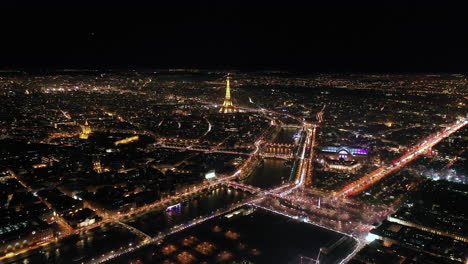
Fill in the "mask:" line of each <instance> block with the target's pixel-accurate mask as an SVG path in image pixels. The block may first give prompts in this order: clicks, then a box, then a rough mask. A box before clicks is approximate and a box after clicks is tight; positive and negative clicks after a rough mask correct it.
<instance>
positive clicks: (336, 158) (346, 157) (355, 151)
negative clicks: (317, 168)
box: [320, 145, 369, 172]
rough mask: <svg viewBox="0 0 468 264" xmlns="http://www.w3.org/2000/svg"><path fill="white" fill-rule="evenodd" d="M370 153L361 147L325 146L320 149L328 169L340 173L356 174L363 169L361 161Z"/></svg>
mask: <svg viewBox="0 0 468 264" xmlns="http://www.w3.org/2000/svg"><path fill="white" fill-rule="evenodd" d="M368 154H369V152H368V151H367V150H365V149H363V148H359V147H348V146H336V145H332V146H325V147H322V148H321V149H320V156H322V157H323V159H322V161H324V165H325V167H326V168H328V169H331V170H338V171H348V172H356V171H357V170H358V169H359V168H360V167H361V161H362V160H363V159H364V158H366V157H367V156H368Z"/></svg>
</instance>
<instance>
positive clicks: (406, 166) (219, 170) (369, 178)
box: [0, 69, 468, 264]
mask: <svg viewBox="0 0 468 264" xmlns="http://www.w3.org/2000/svg"><path fill="white" fill-rule="evenodd" d="M0 98H1V102H2V104H1V105H0V130H1V134H0V159H1V162H0V193H1V195H0V210H1V213H0V219H1V220H0V263H23V264H35V263H166V264H170V263H182V264H189V263H353V264H370V263H379V264H380V263H383V264H385V263H390V264H393V263H395V264H396V263H406V264H409V263H443V264H445V263H447V264H452V263H453V264H455V263H467V262H468V228H467V227H465V226H468V215H467V211H466V209H464V208H466V206H465V203H466V201H467V199H468V185H466V184H468V166H467V157H468V155H467V151H468V149H467V148H466V146H467V141H468V130H467V128H466V127H465V125H466V124H468V115H467V112H468V111H467V102H468V101H467V100H468V76H467V75H463V74H298V73H290V72H280V71H269V72H265V71H263V72H243V71H229V72H228V71H208V70H195V69H192V70H188V69H172V70H140V71H136V70H135V71H110V70H109V71H85V70H62V71H54V72H42V73H34V74H33V73H27V72H12V71H10V72H0Z"/></svg>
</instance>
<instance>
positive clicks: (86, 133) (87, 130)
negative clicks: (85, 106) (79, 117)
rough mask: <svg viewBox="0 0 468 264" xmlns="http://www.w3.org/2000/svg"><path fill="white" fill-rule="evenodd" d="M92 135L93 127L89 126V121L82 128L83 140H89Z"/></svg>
mask: <svg viewBox="0 0 468 264" xmlns="http://www.w3.org/2000/svg"><path fill="white" fill-rule="evenodd" d="M91 133H92V131H91V127H90V126H89V124H88V120H86V121H85V123H84V125H82V126H81V134H80V138H81V139H88V137H89V135H90V134H91Z"/></svg>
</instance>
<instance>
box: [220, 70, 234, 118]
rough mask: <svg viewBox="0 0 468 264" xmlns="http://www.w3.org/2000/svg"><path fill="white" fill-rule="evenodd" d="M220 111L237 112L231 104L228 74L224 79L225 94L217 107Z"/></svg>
mask: <svg viewBox="0 0 468 264" xmlns="http://www.w3.org/2000/svg"><path fill="white" fill-rule="evenodd" d="M219 112H220V113H235V112H237V111H236V109H235V108H234V105H233V104H232V100H231V84H230V77H229V76H228V77H227V79H226V96H225V98H224V102H223V106H221V109H219Z"/></svg>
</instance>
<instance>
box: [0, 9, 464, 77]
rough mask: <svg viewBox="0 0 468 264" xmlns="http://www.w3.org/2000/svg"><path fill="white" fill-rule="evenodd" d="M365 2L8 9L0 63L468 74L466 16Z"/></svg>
mask: <svg viewBox="0 0 468 264" xmlns="http://www.w3.org/2000/svg"><path fill="white" fill-rule="evenodd" d="M462 11H463V10H460V12H453V11H450V10H446V9H443V10H438V9H436V8H432V9H422V8H419V9H411V8H395V7H389V8H383V7H379V8H363V7H352V6H346V7H343V6H342V7H339V8H334V7H315V8H314V7H303V8H298V7H296V8H289V7H281V6H276V7H265V8H263V7H262V6H250V7H249V8H246V7H245V6H242V5H240V4H239V5H233V6H215V7H213V6H209V7H208V6H196V5H192V6H184V5H183V3H180V6H176V5H173V6H168V7H166V6H163V7H158V6H148V7H140V8H136V7H133V6H132V7H128V8H124V7H123V6H122V5H120V6H119V5H116V7H115V8H114V6H112V8H110V7H109V8H108V7H107V6H98V7H96V8H63V9H60V8H45V7H43V6H38V7H35V8H28V9H19V8H17V7H11V8H6V9H2V10H1V11H0V12H1V18H0V22H1V23H2V29H1V36H2V37H1V43H0V58H1V60H0V69H53V68H89V69H95V68H97V69H110V68H120V69H127V68H129V69H130V68H174V67H181V68H182V67H184V68H186V67H189V68H191V67H193V68H207V69H246V70H250V69H252V70H260V69H268V70H275V69H278V70H295V71H311V72H314V71H319V72H328V71H337V72H348V71H354V72H358V71H377V72H378V71H381V72H386V71H390V72H439V71H448V72H466V71H468V63H467V61H468V41H467V36H468V34H467V33H468V23H467V18H466V15H465V14H463V13H462Z"/></svg>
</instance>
